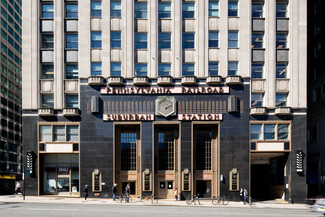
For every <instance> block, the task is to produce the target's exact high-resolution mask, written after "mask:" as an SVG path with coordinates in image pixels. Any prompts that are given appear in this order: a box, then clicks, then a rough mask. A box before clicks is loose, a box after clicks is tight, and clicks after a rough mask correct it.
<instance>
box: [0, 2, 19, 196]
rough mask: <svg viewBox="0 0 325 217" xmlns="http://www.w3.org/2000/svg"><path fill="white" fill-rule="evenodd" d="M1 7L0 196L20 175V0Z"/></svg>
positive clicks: (11, 187)
mask: <svg viewBox="0 0 325 217" xmlns="http://www.w3.org/2000/svg"><path fill="white" fill-rule="evenodd" d="M0 6H1V36H0V42H1V71H0V77H1V82H0V88H1V92H0V98H1V104H0V109H1V113H0V119H1V125H0V132H1V134H0V194H11V193H13V192H14V184H15V180H16V179H18V180H20V175H21V136H22V135H21V101H22V100H21V43H22V39H21V33H22V30H21V0H11V1H7V0H3V1H1V2H0Z"/></svg>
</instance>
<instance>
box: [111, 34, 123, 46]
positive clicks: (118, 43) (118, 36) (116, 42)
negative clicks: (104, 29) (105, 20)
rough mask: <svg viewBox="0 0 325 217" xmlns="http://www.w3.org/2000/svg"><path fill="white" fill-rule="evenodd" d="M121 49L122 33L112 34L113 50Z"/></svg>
mask: <svg viewBox="0 0 325 217" xmlns="http://www.w3.org/2000/svg"><path fill="white" fill-rule="evenodd" d="M121 47H122V46H121V32H111V48H121Z"/></svg>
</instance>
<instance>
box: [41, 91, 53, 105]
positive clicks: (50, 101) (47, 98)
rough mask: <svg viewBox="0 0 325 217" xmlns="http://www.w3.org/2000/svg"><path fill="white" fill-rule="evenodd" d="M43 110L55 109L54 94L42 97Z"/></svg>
mask: <svg viewBox="0 0 325 217" xmlns="http://www.w3.org/2000/svg"><path fill="white" fill-rule="evenodd" d="M41 103H42V105H41V107H42V108H54V97H53V94H44V95H42V102H41Z"/></svg>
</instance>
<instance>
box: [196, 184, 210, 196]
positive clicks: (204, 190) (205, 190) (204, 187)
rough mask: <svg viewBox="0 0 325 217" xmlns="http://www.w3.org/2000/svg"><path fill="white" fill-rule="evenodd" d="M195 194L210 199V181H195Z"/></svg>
mask: <svg viewBox="0 0 325 217" xmlns="http://www.w3.org/2000/svg"><path fill="white" fill-rule="evenodd" d="M196 194H200V196H199V197H205V198H211V181H210V180H208V181H205V180H197V181H196Z"/></svg>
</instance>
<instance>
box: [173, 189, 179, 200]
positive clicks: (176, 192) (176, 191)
mask: <svg viewBox="0 0 325 217" xmlns="http://www.w3.org/2000/svg"><path fill="white" fill-rule="evenodd" d="M174 195H175V200H178V190H177V188H175V190H174Z"/></svg>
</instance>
